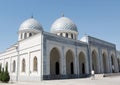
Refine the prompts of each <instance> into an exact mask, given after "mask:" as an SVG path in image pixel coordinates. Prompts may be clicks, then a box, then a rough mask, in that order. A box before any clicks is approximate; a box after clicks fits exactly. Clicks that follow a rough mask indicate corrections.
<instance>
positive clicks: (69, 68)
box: [50, 47, 87, 76]
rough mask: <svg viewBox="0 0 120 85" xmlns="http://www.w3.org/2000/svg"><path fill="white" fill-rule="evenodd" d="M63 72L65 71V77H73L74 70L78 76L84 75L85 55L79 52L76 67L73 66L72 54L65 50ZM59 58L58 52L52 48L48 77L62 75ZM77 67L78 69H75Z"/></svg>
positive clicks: (73, 57)
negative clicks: (76, 70)
mask: <svg viewBox="0 0 120 85" xmlns="http://www.w3.org/2000/svg"><path fill="white" fill-rule="evenodd" d="M64 57H65V58H64V59H65V62H64V63H65V65H66V66H65V70H66V75H75V74H76V73H75V69H78V68H79V69H78V71H79V72H78V74H79V75H84V74H87V73H86V65H87V64H86V62H87V61H86V58H85V54H84V53H83V52H80V53H79V55H78V65H76V64H75V56H74V53H73V51H72V50H71V49H69V50H67V51H66V53H65V55H64ZM61 63H62V62H61V56H60V52H59V50H58V49H57V48H56V47H54V48H52V50H51V51H50V75H51V76H53V75H62V72H60V71H61V69H62V67H61ZM75 65H76V66H75ZM77 66H79V67H77Z"/></svg>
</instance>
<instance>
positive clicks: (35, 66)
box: [33, 56, 38, 71]
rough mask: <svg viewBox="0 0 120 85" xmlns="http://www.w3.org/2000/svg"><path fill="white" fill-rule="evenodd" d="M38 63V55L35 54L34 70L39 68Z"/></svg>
mask: <svg viewBox="0 0 120 85" xmlns="http://www.w3.org/2000/svg"><path fill="white" fill-rule="evenodd" d="M37 65H38V63H37V57H36V56H35V57H34V60H33V71H37V70H38V66H37Z"/></svg>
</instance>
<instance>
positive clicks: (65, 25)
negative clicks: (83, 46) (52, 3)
mask: <svg viewBox="0 0 120 85" xmlns="http://www.w3.org/2000/svg"><path fill="white" fill-rule="evenodd" d="M51 32H52V33H57V32H75V33H78V30H77V26H76V25H75V24H74V23H73V22H72V21H71V20H70V19H69V18H67V17H61V18H59V19H57V20H56V21H55V22H54V23H53V24H52V27H51Z"/></svg>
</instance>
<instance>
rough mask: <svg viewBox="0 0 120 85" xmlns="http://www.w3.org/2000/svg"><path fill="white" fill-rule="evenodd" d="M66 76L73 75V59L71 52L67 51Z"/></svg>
mask: <svg viewBox="0 0 120 85" xmlns="http://www.w3.org/2000/svg"><path fill="white" fill-rule="evenodd" d="M66 74H67V75H72V74H74V59H73V52H72V51H71V50H68V51H67V52H66Z"/></svg>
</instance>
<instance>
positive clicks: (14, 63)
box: [13, 60, 16, 72]
mask: <svg viewBox="0 0 120 85" xmlns="http://www.w3.org/2000/svg"><path fill="white" fill-rule="evenodd" d="M15 69H16V62H15V60H14V61H13V72H15Z"/></svg>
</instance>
